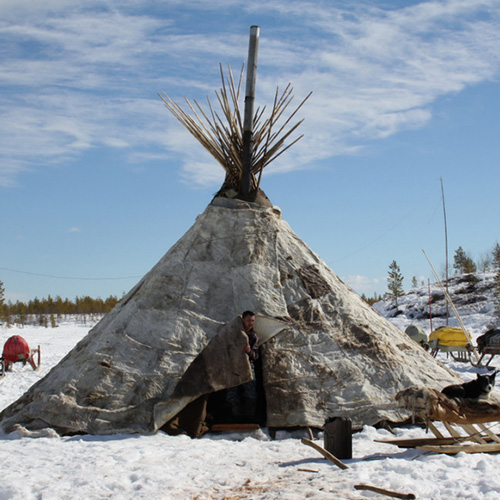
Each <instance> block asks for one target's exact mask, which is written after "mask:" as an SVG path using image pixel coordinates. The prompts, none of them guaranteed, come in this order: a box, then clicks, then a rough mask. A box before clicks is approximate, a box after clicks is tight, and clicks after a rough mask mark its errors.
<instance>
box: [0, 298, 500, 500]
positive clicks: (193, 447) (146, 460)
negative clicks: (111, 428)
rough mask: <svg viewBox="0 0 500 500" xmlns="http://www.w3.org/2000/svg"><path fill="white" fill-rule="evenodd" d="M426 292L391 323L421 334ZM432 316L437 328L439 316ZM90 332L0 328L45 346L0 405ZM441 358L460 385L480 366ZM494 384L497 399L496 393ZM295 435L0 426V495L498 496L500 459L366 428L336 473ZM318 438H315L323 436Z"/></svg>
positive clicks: (474, 328) (414, 431)
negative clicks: (416, 443) (25, 431)
mask: <svg viewBox="0 0 500 500" xmlns="http://www.w3.org/2000/svg"><path fill="white" fill-rule="evenodd" d="M425 295H426V293H425V291H422V290H415V291H412V292H411V293H409V294H407V295H406V296H405V297H403V298H402V299H401V301H400V304H401V305H400V309H401V310H403V314H399V315H397V316H396V317H394V318H390V320H391V321H393V322H394V323H396V324H397V326H399V327H400V328H402V329H404V328H405V327H406V326H407V325H408V324H410V323H416V324H420V325H421V326H423V327H424V328H425V330H426V331H427V332H429V320H428V319H424V318H420V319H418V318H416V316H418V314H417V315H415V314H413V313H411V314H413V316H414V317H413V318H410V317H408V315H407V314H409V310H410V311H414V310H415V307H416V305H417V303H421V304H424V303H425V302H426V301H428V299H427V298H426V296H425ZM479 302H481V304H480V306H481V307H479V306H478V305H477V304H478V301H476V305H477V307H474V304H469V305H464V308H462V309H460V308H459V311H462V312H463V320H464V323H465V325H466V327H467V328H468V329H469V330H470V331H471V333H472V334H473V336H475V337H477V335H479V334H481V333H484V331H485V329H486V326H487V325H490V324H494V321H495V320H494V317H493V315H492V307H490V303H491V301H490V298H489V297H487V299H486V300H482V301H479ZM436 304H438V302H436ZM410 306H411V307H410ZM376 307H377V309H378V310H379V311H380V312H381V313H382V314H384V315H387V316H390V315H391V314H392V313H391V312H390V311H391V308H390V307H388V306H387V305H386V304H381V303H379V304H378V305H377V306H376ZM436 307H438V306H436ZM422 309H423V306H422ZM462 312H461V314H462ZM434 321H435V324H434V328H435V327H437V326H439V321H438V319H437V318H436V319H435V320H434ZM436 322H437V323H436ZM441 324H442V323H441ZM497 326H498V323H497ZM88 330H89V325H87V326H83V325H78V324H76V323H75V322H68V323H63V324H61V325H60V326H59V327H58V328H43V327H25V328H18V327H13V328H9V329H7V328H5V327H0V346H3V344H4V343H5V341H6V340H7V338H9V337H10V336H12V335H21V336H22V337H24V338H25V339H26V340H27V341H28V343H29V345H30V347H32V348H33V347H36V346H37V345H40V346H41V351H42V365H41V367H40V369H39V371H37V372H34V371H33V370H32V369H31V368H30V367H29V366H25V367H23V366H22V365H20V364H18V365H14V370H13V372H11V373H8V374H7V375H6V376H5V377H3V378H1V379H0V409H3V408H5V407H6V406H7V405H9V404H10V403H12V402H13V401H15V400H16V399H17V398H18V397H19V396H21V395H22V394H23V393H24V391H26V389H28V387H30V386H31V385H32V384H33V383H35V382H36V381H37V380H39V379H40V378H41V377H43V376H44V375H45V374H46V373H47V372H48V371H49V370H50V368H51V367H53V366H54V365H55V364H57V363H58V361H59V360H60V359H61V358H62V357H63V356H64V355H65V354H66V353H67V352H68V351H69V350H70V349H71V348H72V347H73V346H74V345H75V344H76V343H77V342H78V341H79V340H80V339H81V338H82V337H83V336H84V335H85V334H86V333H87V331H88ZM438 357H439V359H440V360H441V361H442V362H444V363H446V364H448V365H449V366H450V367H452V368H453V369H455V370H456V371H459V372H460V373H461V375H462V376H463V378H464V379H465V380H468V379H471V378H473V377H475V374H476V373H477V372H478V371H479V372H481V370H480V369H477V368H474V367H472V366H471V365H470V364H464V363H458V362H454V361H452V360H451V359H449V358H447V357H446V355H444V354H439V355H438ZM497 364H499V365H500V359H499V361H498V363H497ZM484 371H485V370H484V369H483V370H482V372H484ZM499 386H500V383H499ZM495 391H496V392H497V393H498V394H500V390H499V389H498V388H497V389H495ZM423 432H424V431H423V430H422V429H419V428H416V427H411V428H405V429H396V433H397V437H418V436H422V434H423ZM497 432H500V429H497ZM304 436H305V434H304ZM300 437H302V435H301V434H300V433H299V434H294V435H292V434H289V433H285V432H281V433H278V436H277V439H276V440H271V439H270V438H269V436H268V434H267V433H266V430H265V429H264V430H263V431H258V432H254V433H252V434H231V435H228V434H224V435H207V436H205V437H204V438H202V439H198V440H192V439H190V438H188V437H185V436H179V437H171V436H168V435H167V434H164V433H162V432H159V433H157V434H156V435H153V436H144V435H126V434H118V435H113V436H90V435H83V436H73V437H57V436H55V437H41V438H37V439H33V438H27V437H22V436H20V435H19V434H16V433H13V434H8V435H5V434H2V433H1V432H0V451H1V452H0V470H1V472H2V474H1V480H0V481H1V482H0V500H7V499H9V500H11V499H15V500H21V499H22V500H31V499H43V500H45V499H47V500H48V499H50V500H52V499H54V500H55V499H69V498H71V499H74V500H77V499H86V500H88V499H104V498H111V499H149V500H151V499H172V500H173V499H175V500H177V499H178V500H195V499H196V500H208V499H231V500H236V499H255V500H257V499H259V500H261V499H269V500H274V499H284V500H285V499H286V500H303V499H304V498H308V499H313V500H316V499H329V500H331V499H340V500H341V499H365V498H366V499H368V498H388V497H386V496H382V495H379V494H377V493H373V492H370V491H361V490H359V491H358V490H356V489H355V488H354V486H355V485H357V484H368V485H372V486H377V487H380V488H385V489H389V490H393V491H397V492H400V493H414V494H415V495H416V498H422V499H436V500H437V499H443V500H450V499H468V500H474V499H478V500H479V499H487V500H497V499H498V498H500V474H499V471H500V454H499V455H494V454H464V453H460V454H458V455H455V456H447V455H437V454H433V453H428V452H424V451H421V450H411V449H410V450H404V449H399V448H397V447H394V446H391V445H388V444H383V443H376V442H375V441H374V440H375V439H389V438H392V437H394V436H392V435H391V434H390V433H389V432H388V431H386V430H377V429H375V428H373V427H366V428H364V429H363V431H362V432H360V433H357V434H355V435H354V436H353V458H352V459H350V460H344V461H345V463H346V464H347V465H348V466H349V468H348V469H346V470H341V469H339V468H337V467H336V466H334V465H332V464H331V463H330V462H328V461H327V460H325V459H323V458H322V456H321V455H319V453H317V452H316V451H315V450H313V449H312V448H310V447H308V446H305V445H303V444H301V442H300V439H299V438H300ZM317 443H318V444H320V445H322V444H323V438H322V436H321V434H320V435H319V436H318V437H317Z"/></svg>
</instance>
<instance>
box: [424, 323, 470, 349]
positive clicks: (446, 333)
mask: <svg viewBox="0 0 500 500" xmlns="http://www.w3.org/2000/svg"><path fill="white" fill-rule="evenodd" d="M432 340H437V341H438V342H439V345H440V346H457V347H459V346H461V347H463V346H466V345H467V344H468V343H469V340H468V338H467V336H466V334H465V333H464V331H463V330H462V329H461V328H457V327H454V326H440V327H439V328H437V329H436V330H434V331H433V332H431V334H430V335H429V341H432Z"/></svg>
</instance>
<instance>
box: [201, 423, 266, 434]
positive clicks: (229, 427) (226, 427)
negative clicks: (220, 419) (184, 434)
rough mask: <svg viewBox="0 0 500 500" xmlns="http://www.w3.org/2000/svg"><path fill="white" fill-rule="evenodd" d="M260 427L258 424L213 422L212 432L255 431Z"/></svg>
mask: <svg viewBox="0 0 500 500" xmlns="http://www.w3.org/2000/svg"><path fill="white" fill-rule="evenodd" d="M257 429H260V425H259V424H214V425H212V427H211V429H210V430H211V431H212V432H232V431H256V430H257Z"/></svg>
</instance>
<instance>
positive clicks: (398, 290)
mask: <svg viewBox="0 0 500 500" xmlns="http://www.w3.org/2000/svg"><path fill="white" fill-rule="evenodd" d="M403 279H404V278H403V275H402V274H401V270H400V269H399V266H398V265H397V263H396V261H395V260H393V261H392V263H391V265H390V266H389V276H388V278H387V288H388V289H389V291H390V293H389V297H391V298H393V299H394V301H395V303H396V307H398V297H401V296H402V295H403Z"/></svg>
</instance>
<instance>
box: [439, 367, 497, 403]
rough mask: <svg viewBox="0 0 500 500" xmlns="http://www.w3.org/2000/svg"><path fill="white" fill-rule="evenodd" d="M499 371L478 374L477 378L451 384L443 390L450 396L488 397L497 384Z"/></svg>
mask: <svg viewBox="0 0 500 500" xmlns="http://www.w3.org/2000/svg"><path fill="white" fill-rule="evenodd" d="M497 371H498V370H497ZM497 371H494V372H493V373H492V374H491V375H479V374H478V375H477V378H476V380H471V381H470V382H464V383H463V384H456V385H449V386H448V387H445V388H444V389H443V390H442V391H441V392H442V393H443V394H444V395H445V396H448V397H449V398H468V399H484V398H487V397H488V395H489V393H490V392H491V391H492V389H493V386H494V385H495V376H496V374H497Z"/></svg>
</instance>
